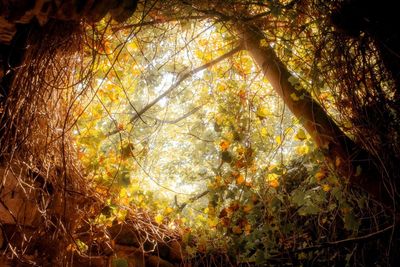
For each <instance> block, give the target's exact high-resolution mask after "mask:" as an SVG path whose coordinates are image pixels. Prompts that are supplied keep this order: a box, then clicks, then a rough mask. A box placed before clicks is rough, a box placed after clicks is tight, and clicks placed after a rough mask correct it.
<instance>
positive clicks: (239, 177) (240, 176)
mask: <svg viewBox="0 0 400 267" xmlns="http://www.w3.org/2000/svg"><path fill="white" fill-rule="evenodd" d="M244 181H245V179H244V177H243V175H239V176H238V177H237V178H236V184H238V185H239V184H243V182H244Z"/></svg>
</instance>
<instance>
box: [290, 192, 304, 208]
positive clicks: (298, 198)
mask: <svg viewBox="0 0 400 267" xmlns="http://www.w3.org/2000/svg"><path fill="white" fill-rule="evenodd" d="M305 197H306V193H305V192H303V191H301V190H296V191H295V192H294V193H293V196H292V201H293V203H294V204H296V205H297V206H301V205H304V203H305Z"/></svg>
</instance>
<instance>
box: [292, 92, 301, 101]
mask: <svg viewBox="0 0 400 267" xmlns="http://www.w3.org/2000/svg"><path fill="white" fill-rule="evenodd" d="M290 97H291V98H292V99H293V100H294V101H299V100H300V98H299V97H298V96H297V95H296V94H295V93H291V94H290Z"/></svg>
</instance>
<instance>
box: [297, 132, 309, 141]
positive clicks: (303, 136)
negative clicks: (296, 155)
mask: <svg viewBox="0 0 400 267" xmlns="http://www.w3.org/2000/svg"><path fill="white" fill-rule="evenodd" d="M295 138H296V139H297V140H300V141H304V140H305V139H307V135H306V133H305V132H304V130H303V129H299V130H298V131H297V133H296V135H295Z"/></svg>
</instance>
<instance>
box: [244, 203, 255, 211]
mask: <svg viewBox="0 0 400 267" xmlns="http://www.w3.org/2000/svg"><path fill="white" fill-rule="evenodd" d="M253 208H254V206H253V204H251V203H247V204H246V205H244V206H243V212H244V213H249V212H250V211H251V210H253Z"/></svg>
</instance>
